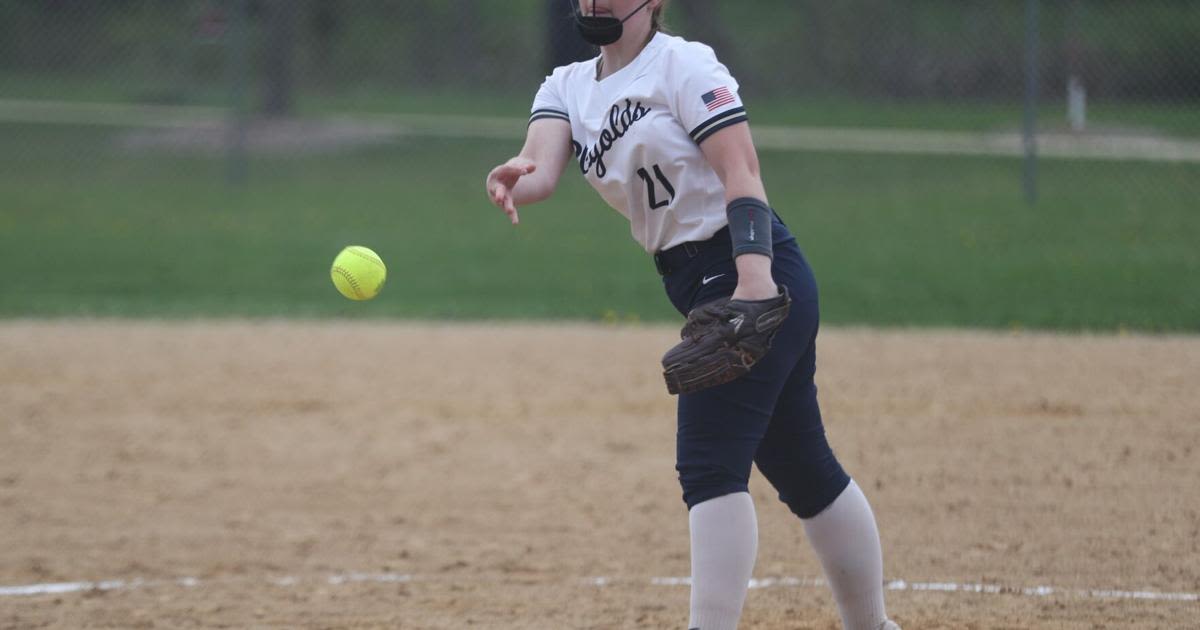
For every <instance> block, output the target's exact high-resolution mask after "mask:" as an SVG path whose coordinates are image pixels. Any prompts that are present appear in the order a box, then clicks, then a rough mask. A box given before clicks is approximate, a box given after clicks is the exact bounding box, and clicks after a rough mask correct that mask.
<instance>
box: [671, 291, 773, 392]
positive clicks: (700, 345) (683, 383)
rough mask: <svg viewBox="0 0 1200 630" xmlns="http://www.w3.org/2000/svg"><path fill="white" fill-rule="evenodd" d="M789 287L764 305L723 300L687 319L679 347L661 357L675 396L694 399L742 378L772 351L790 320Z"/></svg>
mask: <svg viewBox="0 0 1200 630" xmlns="http://www.w3.org/2000/svg"><path fill="white" fill-rule="evenodd" d="M791 304H792V299H791V297H790V296H789V295H788V291H787V287H785V286H782V285H780V286H779V289H778V294H777V295H775V296H774V297H771V298H768V299H765V300H740V299H721V300H717V301H715V302H709V303H708V304H705V305H703V306H700V307H697V308H695V309H693V310H692V312H691V313H688V319H687V323H686V324H684V326H683V330H682V332H681V333H680V337H682V338H683V341H681V342H679V344H677V345H676V346H675V347H674V348H671V349H670V350H668V351H667V353H666V354H665V355H663V359H662V365H663V378H665V379H666V381H667V391H668V392H670V393H672V394H690V393H692V392H696V391H700V390H702V389H705V388H707V387H712V386H714V385H721V384H723V383H728V382H730V381H732V380H735V379H737V378H739V377H741V376H744V375H745V374H747V373H748V372H750V368H752V367H754V364H755V363H758V361H759V359H762V358H763V356H765V355H766V354H767V350H770V349H771V341H772V340H773V339H774V338H775V333H777V332H779V327H780V326H782V325H783V322H784V321H785V320H786V319H787V316H788V312H789V311H790V309H791Z"/></svg>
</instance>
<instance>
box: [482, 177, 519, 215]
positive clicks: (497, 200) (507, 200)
mask: <svg viewBox="0 0 1200 630" xmlns="http://www.w3.org/2000/svg"><path fill="white" fill-rule="evenodd" d="M488 197H489V198H490V199H491V201H492V203H493V204H495V205H496V206H497V207H499V208H500V209H501V210H504V214H506V215H508V220H509V221H511V222H512V224H513V225H516V224H518V223H520V219H519V218H518V217H517V204H516V202H514V201H513V198H512V194H511V193H510V191H509V189H508V186H505V185H504V184H496V185H495V186H493V187H492V188H491V189H490V190H489V191H488Z"/></svg>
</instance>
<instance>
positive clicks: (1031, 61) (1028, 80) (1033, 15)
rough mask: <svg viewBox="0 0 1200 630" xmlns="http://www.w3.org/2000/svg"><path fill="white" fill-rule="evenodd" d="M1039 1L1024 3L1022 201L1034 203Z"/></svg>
mask: <svg viewBox="0 0 1200 630" xmlns="http://www.w3.org/2000/svg"><path fill="white" fill-rule="evenodd" d="M1037 92H1038V0H1025V124H1024V133H1023V141H1024V147H1025V169H1024V176H1023V178H1022V179H1023V183H1024V188H1025V201H1026V202H1027V203H1029V205H1031V206H1032V205H1034V204H1035V203H1037V197H1038V186H1037V176H1038V171H1037V101H1038V93H1037Z"/></svg>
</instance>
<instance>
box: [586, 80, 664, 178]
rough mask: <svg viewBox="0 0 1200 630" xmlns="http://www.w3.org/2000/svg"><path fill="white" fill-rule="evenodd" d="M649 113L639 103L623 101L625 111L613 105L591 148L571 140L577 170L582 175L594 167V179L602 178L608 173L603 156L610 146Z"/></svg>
mask: <svg viewBox="0 0 1200 630" xmlns="http://www.w3.org/2000/svg"><path fill="white" fill-rule="evenodd" d="M648 113H650V108H649V107H645V106H643V105H642V102H641V101H638V102H637V103H636V104H635V103H633V102H631V101H630V100H629V99H625V109H623V110H622V109H621V107H620V105H618V104H617V103H613V106H612V109H610V110H608V128H607V129H605V130H604V131H601V132H600V140H598V141H597V142H596V144H594V145H592V147H591V148H586V147H584V146H583V145H582V144H579V143H578V142H576V141H575V140H574V139H572V140H571V146H572V148H574V150H575V158H576V159H578V160H579V170H580V172H582V173H583V174H584V175H587V172H588V171H589V170H591V168H592V167H593V166H595V167H596V177H600V178H603V177H604V175H605V174H607V173H608V167H607V166H605V165H604V154H605V153H608V150H609V149H611V148H612V145H613V143H614V142H616V141H617V140H619V139H621V138H622V137H624V135H625V133H626V132H627V131H629V128H630V127H632V126H633V123H635V122H637V121H639V120H641V119H642V118H644V117H645V116H646V114H648Z"/></svg>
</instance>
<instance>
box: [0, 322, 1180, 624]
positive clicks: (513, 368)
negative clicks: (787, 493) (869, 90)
mask: <svg viewBox="0 0 1200 630" xmlns="http://www.w3.org/2000/svg"><path fill="white" fill-rule="evenodd" d="M674 334H675V332H674V330H673V329H672V328H669V327H637V328H626V327H603V326H582V325H495V326H485V325H460V326H449V325H447V326H432V325H421V324H409V323H405V324H385V323H376V324H364V323H345V322H320V323H285V322H258V323H247V322H225V323H156V322H132V323H130V322H126V323H120V322H57V323H33V322H9V323H4V324H0V535H2V536H3V541H2V542H0V628H41V627H53V628H192V627H203V628H267V627H288V628H291V627H303V628H384V627H391V628H413V629H417V628H467V627H482V628H551V629H558V628H683V627H684V624H685V623H686V621H687V595H688V592H687V587H686V585H680V584H677V583H672V581H671V580H661V579H659V580H656V578H671V577H684V576H687V575H688V572H689V569H688V547H687V518H686V513H685V511H684V507H683V503H682V502H681V500H680V498H679V489H678V485H677V482H676V479H675V472H674V470H673V464H674V460H673V456H674V442H673V438H674V405H673V399H672V398H670V397H668V396H667V395H666V393H665V390H664V388H663V386H662V383H661V379H660V375H659V372H658V370H657V369H656V367H657V361H658V357H659V355H660V354H661V352H662V350H663V349H665V348H666V347H667V346H669V345H670V343H671V342H672V340H673V338H674ZM819 351H820V359H819V373H818V382H819V384H820V386H821V397H822V404H823V407H824V411H825V416H826V422H827V429H828V431H829V434H830V439H831V442H832V444H833V446H834V449H835V450H836V451H837V452H838V454H839V455H840V457H841V458H842V460H843V463H844V464H845V465H846V467H847V469H848V470H849V471H850V472H851V474H853V475H854V476H855V477H856V478H857V479H858V481H859V483H860V484H861V485H862V486H863V488H864V490H865V491H866V492H867V494H868V496H869V497H870V499H871V501H872V503H873V505H874V508H875V511H876V514H877V517H878V520H879V523H880V528H881V531H882V536H883V544H884V553H885V574H886V576H887V579H888V580H889V582H890V584H889V588H890V589H891V590H890V591H889V594H888V604H889V610H890V611H891V612H892V616H893V617H894V618H896V619H897V620H898V621H900V622H901V623H902V625H903V626H904V627H905V628H906V629H909V630H912V629H924V628H972V629H985V628H1010V629H1012V628H1196V627H1200V621H1198V620H1200V602H1198V601H1197V598H1196V595H1195V594H1196V593H1200V498H1197V497H1198V496H1200V489H1198V486H1200V386H1198V381H1200V338H1197V337H1138V336H1129V337H1115V336H1114V337H1099V336H1072V337H1061V336H1049V335H1030V334H1024V335H1009V334H1002V333H970V332H902V331H898V332H873V331H867V330H855V329H831V330H827V331H825V332H823V333H822V339H821V343H820V350H819ZM752 490H753V494H754V497H755V500H756V503H757V505H758V511H759V521H760V524H761V537H760V552H759V557H758V564H757V566H756V569H755V576H756V578H759V579H762V580H765V581H763V582H760V583H758V584H757V586H759V587H760V588H755V589H753V590H752V591H751V593H750V596H749V599H748V603H747V608H746V613H745V616H744V623H743V627H746V628H767V629H789V630H790V629H797V628H820V629H825V628H835V627H836V611H835V608H834V606H833V603H832V599H831V598H830V596H829V594H828V592H827V589H826V588H825V587H823V586H821V585H820V584H819V583H817V582H816V581H815V580H816V579H817V578H819V577H820V576H821V574H820V567H819V565H818V564H817V561H816V559H815V556H814V554H813V553H812V552H811V550H809V549H808V547H807V545H806V543H805V542H804V539H803V530H802V528H801V527H800V524H799V522H798V521H796V520H795V519H794V517H792V516H791V515H790V514H789V513H788V511H787V510H786V508H784V506H783V505H782V504H780V503H778V501H776V500H775V498H774V495H773V493H772V491H771V489H770V487H769V486H768V485H767V484H766V483H765V482H763V480H762V478H761V476H758V475H756V476H755V479H754V482H753V485H752ZM772 579H773V580H774V581H771V580H772ZM100 580H116V581H117V582H110V583H106V584H99V583H94V584H83V585H79V584H75V583H78V582H84V581H92V582H95V581H100ZM55 585H57V586H55ZM16 587H26V590H25V591H20V590H18V589H17V588H16ZM52 591H59V592H52Z"/></svg>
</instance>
